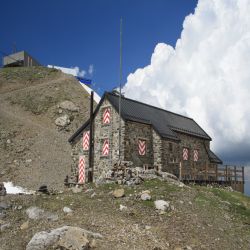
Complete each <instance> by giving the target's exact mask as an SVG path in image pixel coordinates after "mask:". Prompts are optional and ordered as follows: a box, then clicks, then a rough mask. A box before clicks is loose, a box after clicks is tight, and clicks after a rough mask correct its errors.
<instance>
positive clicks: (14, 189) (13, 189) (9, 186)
mask: <svg viewBox="0 0 250 250" xmlns="http://www.w3.org/2000/svg"><path fill="white" fill-rule="evenodd" d="M3 185H4V187H5V188H6V192H7V194H32V193H33V191H30V190H27V189H25V188H22V187H19V186H14V185H13V183H12V182H10V181H9V182H4V183H3Z"/></svg>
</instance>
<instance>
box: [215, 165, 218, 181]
mask: <svg viewBox="0 0 250 250" xmlns="http://www.w3.org/2000/svg"><path fill="white" fill-rule="evenodd" d="M215 180H216V181H218V165H217V164H216V165H215Z"/></svg>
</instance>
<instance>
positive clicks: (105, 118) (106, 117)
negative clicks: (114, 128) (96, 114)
mask: <svg viewBox="0 0 250 250" xmlns="http://www.w3.org/2000/svg"><path fill="white" fill-rule="evenodd" d="M110 121H111V109H110V108H104V109H103V114H102V124H104V125H107V124H110Z"/></svg>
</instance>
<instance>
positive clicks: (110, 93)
mask: <svg viewBox="0 0 250 250" xmlns="http://www.w3.org/2000/svg"><path fill="white" fill-rule="evenodd" d="M107 94H108V95H113V96H116V97H119V96H117V95H116V94H114V93H112V92H107ZM122 99H125V100H128V101H132V102H136V103H139V104H143V105H146V106H148V107H151V108H155V109H158V110H161V111H164V112H168V113H171V114H173V115H177V116H180V117H183V118H187V119H189V120H194V119H192V118H191V117H188V116H185V115H181V114H177V113H175V112H172V111H169V110H166V109H163V108H159V107H156V106H153V105H151V104H148V103H145V102H140V101H137V100H134V99H130V98H127V97H125V96H122Z"/></svg>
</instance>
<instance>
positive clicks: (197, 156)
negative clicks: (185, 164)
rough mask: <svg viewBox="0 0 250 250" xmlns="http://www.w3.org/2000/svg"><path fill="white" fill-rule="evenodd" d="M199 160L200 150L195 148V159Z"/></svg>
mask: <svg viewBox="0 0 250 250" xmlns="http://www.w3.org/2000/svg"><path fill="white" fill-rule="evenodd" d="M198 160H199V151H198V150H197V149H194V161H198Z"/></svg>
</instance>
